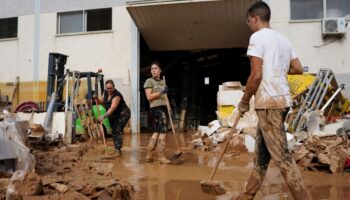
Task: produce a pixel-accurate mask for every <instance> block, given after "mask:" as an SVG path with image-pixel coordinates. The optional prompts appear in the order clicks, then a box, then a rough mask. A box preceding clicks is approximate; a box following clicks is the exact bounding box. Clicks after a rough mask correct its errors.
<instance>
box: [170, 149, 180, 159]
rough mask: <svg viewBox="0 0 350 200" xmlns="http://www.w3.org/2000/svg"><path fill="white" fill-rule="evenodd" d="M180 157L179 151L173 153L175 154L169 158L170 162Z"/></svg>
mask: <svg viewBox="0 0 350 200" xmlns="http://www.w3.org/2000/svg"><path fill="white" fill-rule="evenodd" d="M181 155H182V152H181V151H180V150H177V151H175V153H174V154H173V155H172V156H171V160H176V159H178V158H179V157H180V156H181Z"/></svg>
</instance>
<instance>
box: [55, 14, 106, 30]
mask: <svg viewBox="0 0 350 200" xmlns="http://www.w3.org/2000/svg"><path fill="white" fill-rule="evenodd" d="M103 30H112V8H104V9H96V10H85V11H76V12H65V13H58V31H57V33H58V34H64V33H79V32H89V31H103Z"/></svg>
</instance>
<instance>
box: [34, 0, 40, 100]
mask: <svg viewBox="0 0 350 200" xmlns="http://www.w3.org/2000/svg"><path fill="white" fill-rule="evenodd" d="M39 42H40V0H35V9H34V43H33V83H34V87H33V88H34V92H33V101H38V100H39V99H38V98H39V94H38V93H39V85H38V84H39V83H38V81H39V69H40V68H39V47H40V43H39Z"/></svg>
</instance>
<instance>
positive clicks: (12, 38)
mask: <svg viewBox="0 0 350 200" xmlns="http://www.w3.org/2000/svg"><path fill="white" fill-rule="evenodd" d="M5 19H17V23H16V36H15V37H5V38H0V41H10V40H17V39H18V17H6V18H1V19H0V20H5Z"/></svg>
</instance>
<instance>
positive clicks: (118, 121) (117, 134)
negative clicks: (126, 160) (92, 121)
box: [98, 80, 130, 156]
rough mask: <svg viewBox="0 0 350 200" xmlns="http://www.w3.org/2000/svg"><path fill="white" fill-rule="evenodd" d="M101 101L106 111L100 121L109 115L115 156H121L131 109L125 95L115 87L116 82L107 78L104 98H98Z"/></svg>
mask: <svg viewBox="0 0 350 200" xmlns="http://www.w3.org/2000/svg"><path fill="white" fill-rule="evenodd" d="M98 102H99V103H103V105H104V107H105V108H106V110H107V111H106V113H105V114H104V115H101V116H100V117H99V119H98V120H99V121H101V122H102V121H103V120H104V119H105V118H107V117H108V119H109V123H110V125H111V127H112V137H113V141H114V146H115V153H114V155H115V156H121V148H122V145H123V132H124V127H125V125H126V123H127V122H128V121H129V118H130V109H129V107H128V106H127V105H126V103H125V101H124V98H123V95H122V94H121V93H120V92H119V91H118V90H117V89H115V86H114V82H113V81H112V80H107V81H106V83H105V91H104V93H103V99H98Z"/></svg>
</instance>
